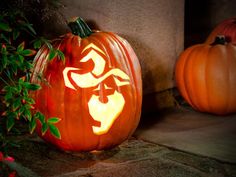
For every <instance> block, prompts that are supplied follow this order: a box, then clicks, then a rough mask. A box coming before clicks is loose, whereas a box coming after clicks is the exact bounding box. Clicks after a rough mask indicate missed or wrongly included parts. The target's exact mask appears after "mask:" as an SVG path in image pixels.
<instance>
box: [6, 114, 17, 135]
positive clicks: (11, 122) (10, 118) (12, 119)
mask: <svg viewBox="0 0 236 177" xmlns="http://www.w3.org/2000/svg"><path fill="white" fill-rule="evenodd" d="M15 119H16V114H15V113H13V112H10V113H9V114H8V115H7V131H8V132H9V131H10V130H11V129H12V127H13V126H14V124H15Z"/></svg>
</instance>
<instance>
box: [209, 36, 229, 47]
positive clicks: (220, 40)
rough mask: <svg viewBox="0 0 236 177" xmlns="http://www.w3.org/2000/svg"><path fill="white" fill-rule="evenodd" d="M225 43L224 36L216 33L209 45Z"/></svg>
mask: <svg viewBox="0 0 236 177" xmlns="http://www.w3.org/2000/svg"><path fill="white" fill-rule="evenodd" d="M226 43H227V41H226V38H225V36H224V35H218V36H216V37H215V41H214V42H213V43H212V44H211V45H217V44H221V45H225V44H226Z"/></svg>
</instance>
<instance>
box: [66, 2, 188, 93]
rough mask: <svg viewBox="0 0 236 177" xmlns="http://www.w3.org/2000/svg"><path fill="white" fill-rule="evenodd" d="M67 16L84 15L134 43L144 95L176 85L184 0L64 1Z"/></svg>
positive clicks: (87, 19)
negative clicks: (174, 77)
mask: <svg viewBox="0 0 236 177" xmlns="http://www.w3.org/2000/svg"><path fill="white" fill-rule="evenodd" d="M62 4H63V5H64V8H63V10H62V14H63V15H64V16H65V18H66V19H69V18H71V17H73V16H81V17H82V18H84V19H85V20H86V21H87V22H89V23H90V25H91V26H93V27H94V28H98V29H99V30H103V31H113V32H115V33H117V34H119V35H120V36H122V37H124V38H126V39H127V40H128V41H129V42H130V43H131V45H132V46H133V48H134V50H135V52H136V54H137V55H138V58H139V60H140V63H141V67H142V73H143V84H144V94H148V93H153V92H158V91H162V90H165V89H168V88H171V87H173V84H174V83H173V67H174V63H175V60H176V57H177V55H178V54H179V53H180V51H181V50H182V49H183V39H184V37H183V35H184V30H183V27H184V0H177V1H176V0H132V1H128V0H99V1H98V0H86V1H78V0H62Z"/></svg>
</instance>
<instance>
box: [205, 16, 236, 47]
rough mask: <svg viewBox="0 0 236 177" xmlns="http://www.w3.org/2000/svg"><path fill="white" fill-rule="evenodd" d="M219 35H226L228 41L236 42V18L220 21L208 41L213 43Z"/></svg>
mask: <svg viewBox="0 0 236 177" xmlns="http://www.w3.org/2000/svg"><path fill="white" fill-rule="evenodd" d="M218 35H224V36H225V38H226V41H227V42H231V43H234V44H236V18H230V19H226V20H224V21H222V22H221V23H219V24H218V25H217V26H216V27H215V28H214V29H213V31H212V32H211V33H210V35H209V36H208V37H207V40H206V43H207V44H211V43H213V42H214V40H215V38H216V36H218Z"/></svg>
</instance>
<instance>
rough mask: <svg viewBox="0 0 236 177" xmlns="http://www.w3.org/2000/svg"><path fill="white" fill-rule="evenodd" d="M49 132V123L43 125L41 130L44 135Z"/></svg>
mask: <svg viewBox="0 0 236 177" xmlns="http://www.w3.org/2000/svg"><path fill="white" fill-rule="evenodd" d="M47 130H48V124H47V123H43V125H42V129H41V132H42V135H45V133H46V132H47Z"/></svg>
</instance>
